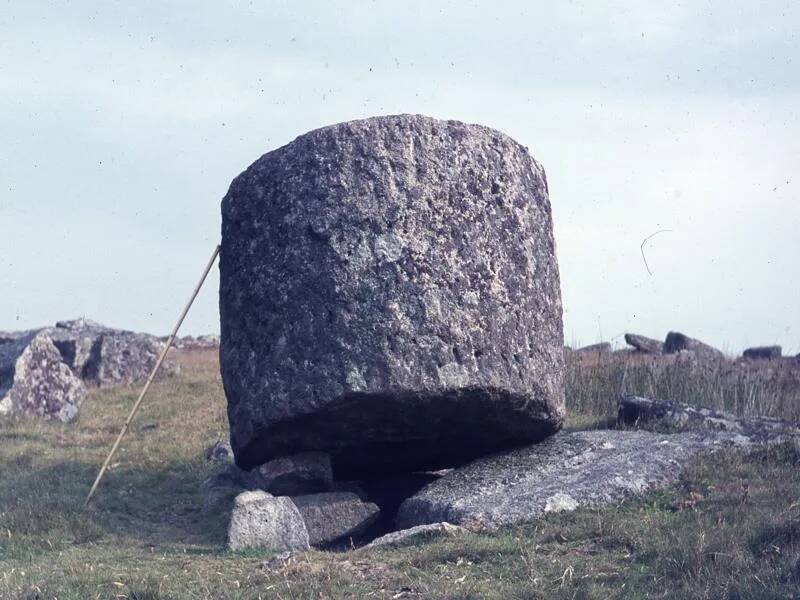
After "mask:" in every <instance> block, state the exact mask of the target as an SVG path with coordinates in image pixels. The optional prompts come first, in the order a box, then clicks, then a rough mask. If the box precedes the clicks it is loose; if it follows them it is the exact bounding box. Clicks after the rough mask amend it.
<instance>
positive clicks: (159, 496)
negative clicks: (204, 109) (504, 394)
mask: <svg viewBox="0 0 800 600" xmlns="http://www.w3.org/2000/svg"><path fill="white" fill-rule="evenodd" d="M181 360H182V362H183V369H182V372H181V374H180V375H178V376H175V377H171V378H166V379H163V380H161V381H160V382H158V383H157V385H156V387H155V389H154V393H153V396H152V397H151V398H150V400H149V401H148V402H147V403H146V405H145V407H144V409H143V413H142V415H141V416H140V417H139V418H138V419H137V421H136V424H141V423H143V422H148V421H152V422H155V423H157V424H158V427H157V428H155V429H149V430H141V429H138V428H137V426H136V424H135V425H134V428H133V434H132V435H131V436H130V437H129V438H126V441H125V443H124V445H123V449H122V452H120V454H119V457H118V458H117V459H116V460H115V462H116V463H118V464H117V465H116V466H115V467H114V468H113V469H112V470H111V471H110V472H109V473H108V475H107V478H106V479H105V480H104V482H103V484H102V486H101V488H100V490H99V492H98V495H97V496H96V502H95V503H93V505H92V506H91V508H90V509H89V510H88V511H83V510H82V502H83V498H84V496H85V494H86V492H87V491H88V487H89V485H90V484H91V482H92V479H93V478H94V475H95V474H96V470H97V468H98V467H99V466H100V463H101V462H102V460H103V458H104V456H105V453H106V452H107V450H108V448H109V446H110V444H111V443H112V441H113V439H114V437H115V435H116V433H117V428H118V426H119V424H120V423H121V422H122V420H123V419H124V416H125V413H126V411H127V409H128V407H129V406H130V404H131V403H132V402H133V399H134V396H135V393H136V390H134V389H118V390H95V391H94V392H93V393H92V395H91V397H90V398H89V400H88V401H87V403H86V405H85V406H84V409H83V411H82V414H81V417H80V419H79V421H78V423H77V424H75V425H72V426H62V425H56V424H43V423H39V422H35V421H29V420H17V421H13V422H10V423H9V422H3V423H2V424H0V598H2V599H6V598H9V599H11V598H13V599H17V598H23V599H30V600H32V599H34V598H35V599H44V598H59V599H60V600H77V599H80V600H84V599H90V598H98V599H105V598H128V599H139V600H144V599H148V600H164V599H167V598H169V599H173V598H226V599H255V598H418V597H424V598H504V599H505V598H645V597H652V598H692V599H699V598H708V599H711V598H715V599H716V598H793V597H797V595H798V594H797V590H798V589H799V588H800V468H799V467H800V456H798V453H797V450H796V449H795V448H793V447H790V446H782V447H779V448H774V449H771V450H764V451H760V452H758V453H756V454H753V455H750V456H738V455H732V454H728V455H716V456H712V457H706V458H704V459H702V460H699V461H697V462H695V463H693V464H692V465H691V466H690V467H689V468H688V469H687V471H686V473H685V475H684V477H683V479H682V480H681V482H680V484H679V485H678V486H676V487H675V488H674V489H671V490H665V491H661V492H657V493H653V494H650V495H648V496H647V497H644V498H641V499H637V500H632V501H629V502H626V503H623V504H622V505H620V506H618V507H611V508H607V509H603V510H592V511H590V510H581V511H577V512H574V513H568V514H560V515H551V516H549V517H547V518H545V519H543V520H541V521H538V522H536V523H532V524H527V525H522V526H516V527H508V528H504V529H502V530H500V531H498V532H495V533H492V534H468V535H464V536H456V537H445V538H435V539H431V540H429V541H427V542H425V543H421V544H412V545H407V546H404V547H400V548H386V549H380V550H374V551H369V552H366V551H355V552H345V553H322V552H309V553H307V554H305V555H302V556H300V557H298V558H297V559H296V560H295V561H293V562H290V563H289V564H287V565H285V566H283V567H279V568H277V569H275V570H273V571H270V572H265V571H264V570H262V568H261V563H262V561H263V560H264V559H265V558H266V557H267V556H268V553H267V552H262V551H248V552H241V553H229V552H226V551H225V549H224V543H225V526H226V521H227V515H225V514H216V515H214V514H212V515H204V514H202V512H201V510H200V507H201V504H202V493H201V491H200V488H199V485H200V483H201V482H202V480H203V479H204V478H205V477H207V476H208V475H209V474H210V473H211V472H212V470H213V467H212V466H211V465H209V464H208V463H207V462H206V461H205V459H204V457H203V450H204V449H205V448H206V447H207V446H208V445H210V444H211V443H212V442H214V441H215V440H216V439H219V438H221V437H225V435H227V429H226V419H225V412H224V411H225V403H224V397H223V395H222V390H221V386H220V382H219V376H218V374H217V371H216V362H215V358H214V356H213V354H212V353H190V354H186V355H183V356H182V357H181ZM570 376H571V377H572V378H573V380H572V383H571V384H570V385H573V386H575V385H577V383H576V382H580V381H583V382H584V383H583V384H582V385H584V386H588V385H589V384H590V383H592V385H594V386H595V387H594V388H592V389H595V390H601V389H610V387H609V388H606V387H604V386H607V385H609V383H608V382H612V383H613V381H614V380H613V378H612V377H609V378H608V379H601V380H599V381H598V380H595V379H592V378H591V377H589V376H588V375H585V374H576V373H574V372H572V373H571V375H570ZM625 381H626V386H627V385H628V384H630V382H631V381H633V380H632V379H631V378H630V376H626V379H625ZM617 383H619V382H618V381H617ZM612 387H613V386H612ZM573 390H574V387H573ZM628 391H631V392H638V393H641V394H645V393H646V392H645V391H644V390H635V389H634V390H628ZM582 393H583V394H584V395H583V396H582V398H589V397H590V396H591V393H590V391H589V389H588V388H585V389H583V391H582ZM616 393H617V390H614V393H613V394H611V397H612V398H613V396H614V395H615V394H616ZM610 406H612V405H611V404H609V407H610ZM613 406H614V408H616V407H615V405H613ZM585 407H586V408H587V410H586V412H584V413H582V414H579V415H574V416H573V417H572V420H571V426H572V427H576V428H585V427H590V426H592V424H594V423H596V422H597V421H598V418H599V416H601V415H604V414H605V415H607V414H608V413H602V412H601V411H600V410H599V405H589V404H588V400H587V404H586V406H585ZM589 408H591V409H592V410H588V409H589ZM611 412H613V411H611Z"/></svg>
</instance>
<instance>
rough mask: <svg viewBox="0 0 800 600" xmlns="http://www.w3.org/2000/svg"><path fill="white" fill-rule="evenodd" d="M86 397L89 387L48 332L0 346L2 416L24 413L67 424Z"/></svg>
mask: <svg viewBox="0 0 800 600" xmlns="http://www.w3.org/2000/svg"><path fill="white" fill-rule="evenodd" d="M85 397H86V387H85V386H84V385H83V383H82V382H81V380H80V379H78V377H76V376H75V374H74V373H73V372H72V371H71V370H70V368H69V367H68V366H67V365H66V364H65V363H64V362H63V360H62V358H61V354H60V353H59V351H58V349H57V348H56V346H55V345H54V344H53V341H52V339H51V338H50V337H49V336H48V335H47V333H46V332H35V333H29V334H27V335H23V336H20V337H18V338H16V339H12V340H9V341H6V342H4V343H0V415H2V414H11V413H23V414H27V415H30V416H36V417H42V418H45V419H51V420H56V421H61V422H62V423H68V422H70V421H72V420H73V419H75V417H76V416H77V415H78V411H79V409H80V406H81V403H82V402H83V399H84V398H85Z"/></svg>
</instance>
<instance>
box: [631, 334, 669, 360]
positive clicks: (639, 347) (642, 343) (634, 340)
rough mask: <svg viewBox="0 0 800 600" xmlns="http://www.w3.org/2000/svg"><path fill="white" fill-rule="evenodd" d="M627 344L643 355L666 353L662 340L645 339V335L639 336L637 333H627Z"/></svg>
mask: <svg viewBox="0 0 800 600" xmlns="http://www.w3.org/2000/svg"><path fill="white" fill-rule="evenodd" d="M625 343H626V344H628V345H629V346H633V347H634V348H636V351H637V352H641V353H642V354H656V355H659V354H663V353H664V342H662V341H660V340H654V339H652V338H649V337H645V336H643V335H637V334H635V333H626V334H625Z"/></svg>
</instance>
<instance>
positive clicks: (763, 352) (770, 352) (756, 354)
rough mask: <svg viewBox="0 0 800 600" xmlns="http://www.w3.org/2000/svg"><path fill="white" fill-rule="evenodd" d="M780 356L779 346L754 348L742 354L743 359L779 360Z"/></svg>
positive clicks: (781, 352) (781, 350)
mask: <svg viewBox="0 0 800 600" xmlns="http://www.w3.org/2000/svg"><path fill="white" fill-rule="evenodd" d="M782 354H783V349H782V348H781V347H780V346H756V347H754V348H748V349H747V350H745V351H744V352H742V356H744V357H745V358H780V357H781V355H782Z"/></svg>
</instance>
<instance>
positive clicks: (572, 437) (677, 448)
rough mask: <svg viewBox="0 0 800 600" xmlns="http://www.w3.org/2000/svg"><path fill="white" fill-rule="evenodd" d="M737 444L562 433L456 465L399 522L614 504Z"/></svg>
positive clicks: (717, 439)
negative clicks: (691, 462) (702, 455)
mask: <svg viewBox="0 0 800 600" xmlns="http://www.w3.org/2000/svg"><path fill="white" fill-rule="evenodd" d="M736 444H737V438H736V436H735V435H728V434H721V433H717V434H708V433H704V434H701V433H680V434H673V435H661V434H657V433H650V432H645V431H618V430H607V431H585V432H574V433H559V434H558V435H555V436H553V437H551V438H549V439H547V440H545V441H543V442H542V443H540V444H535V445H533V446H529V447H527V448H519V449H516V450H513V451H511V452H507V453H503V454H498V455H495V456H491V457H486V458H483V459H480V460H477V461H475V462H473V463H470V464H469V465H466V466H464V467H461V468H459V469H455V470H453V471H452V472H450V473H448V474H447V475H445V476H444V477H442V478H441V479H439V480H437V481H435V482H433V483H431V484H429V485H428V486H427V487H425V488H423V489H422V490H421V491H419V492H418V493H417V494H415V495H414V496H412V497H411V498H409V499H407V500H406V501H405V502H403V504H402V505H401V506H400V511H399V513H398V515H397V525H398V527H400V528H408V527H413V526H415V525H422V524H426V523H438V522H442V521H445V522H448V523H454V524H456V525H461V526H464V527H466V528H468V529H473V530H481V529H493V528H495V527H497V526H500V525H505V524H509V523H517V522H523V521H532V520H535V519H536V518H538V517H540V516H542V515H544V514H546V513H548V512H561V511H569V510H575V509H576V508H579V507H596V506H602V505H607V504H612V503H616V502H619V501H621V500H623V499H625V498H627V497H630V496H633V495H638V494H642V493H644V492H647V491H650V490H653V489H657V488H661V487H664V486H666V485H669V484H671V483H673V482H675V481H676V480H677V478H678V476H679V475H680V473H681V471H682V469H683V467H684V466H685V464H686V462H687V461H688V460H689V459H690V458H691V457H693V456H695V455H697V454H698V453H700V452H705V451H710V450H713V449H714V448H718V447H722V446H731V445H736Z"/></svg>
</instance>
